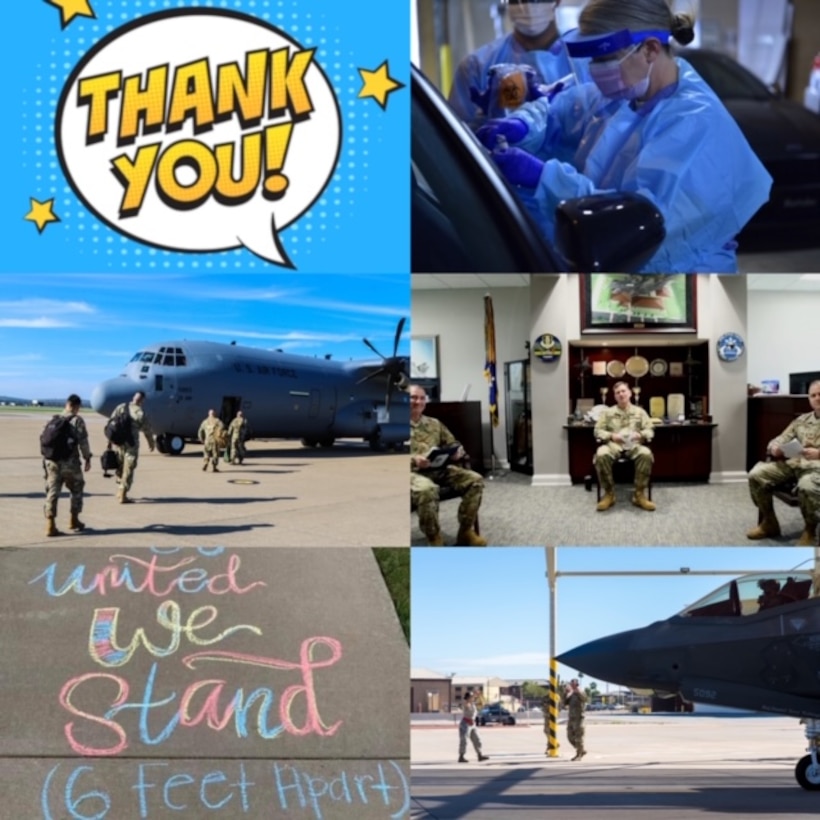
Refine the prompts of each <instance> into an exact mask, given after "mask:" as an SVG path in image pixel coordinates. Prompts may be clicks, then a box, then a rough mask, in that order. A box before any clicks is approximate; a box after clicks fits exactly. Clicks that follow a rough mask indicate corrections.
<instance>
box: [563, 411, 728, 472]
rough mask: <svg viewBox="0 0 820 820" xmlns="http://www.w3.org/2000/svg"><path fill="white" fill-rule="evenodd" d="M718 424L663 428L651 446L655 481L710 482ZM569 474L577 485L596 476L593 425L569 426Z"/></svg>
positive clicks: (666, 426)
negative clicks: (588, 477)
mask: <svg viewBox="0 0 820 820" xmlns="http://www.w3.org/2000/svg"><path fill="white" fill-rule="evenodd" d="M716 428H717V425H716V424H662V425H659V426H657V427H656V428H655V438H654V440H653V441H652V443H651V444H650V445H649V448H650V449H651V450H652V453H653V455H654V456H655V463H654V464H653V466H652V480H653V481H708V480H709V473H710V472H711V471H712V437H713V435H714V431H715V429H716ZM564 429H565V430H566V431H567V439H568V441H569V474H570V478H571V479H572V483H573V484H580V483H581V482H583V480H584V477H585V476H587V475H594V474H595V468H594V467H593V465H592V458H593V456H594V455H595V450H596V449H597V448H598V444H597V442H596V441H595V436H594V432H593V431H594V429H595V426H594V425H592V424H584V425H566V426H565V427H564Z"/></svg>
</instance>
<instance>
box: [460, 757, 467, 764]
mask: <svg viewBox="0 0 820 820" xmlns="http://www.w3.org/2000/svg"><path fill="white" fill-rule="evenodd" d="M458 762H459V763H466V762H467V758H466V757H464V755H459V756H458Z"/></svg>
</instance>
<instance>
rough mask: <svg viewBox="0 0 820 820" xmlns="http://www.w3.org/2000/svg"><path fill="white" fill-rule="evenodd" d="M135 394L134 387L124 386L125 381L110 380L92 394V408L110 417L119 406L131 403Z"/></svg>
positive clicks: (97, 387) (102, 383)
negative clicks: (126, 402)
mask: <svg viewBox="0 0 820 820" xmlns="http://www.w3.org/2000/svg"><path fill="white" fill-rule="evenodd" d="M133 394H134V387H133V385H128V384H124V380H123V379H108V380H107V381H104V382H100V383H99V384H98V385H97V386H96V387H95V388H94V390H93V391H92V392H91V406H92V407H93V408H94V409H95V410H96V411H97V412H98V413H100V414H102V415H103V416H110V415H111V413H112V412H113V411H114V408H115V407H116V406H117V405H118V404H122V403H123V402H125V401H129V400H130V398H131V396H132V395H133Z"/></svg>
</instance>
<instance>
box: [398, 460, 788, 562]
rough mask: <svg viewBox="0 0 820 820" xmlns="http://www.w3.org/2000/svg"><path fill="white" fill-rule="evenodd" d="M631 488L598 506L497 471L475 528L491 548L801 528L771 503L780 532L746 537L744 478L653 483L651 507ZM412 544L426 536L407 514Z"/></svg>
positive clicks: (732, 538)
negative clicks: (634, 499) (636, 501)
mask: <svg viewBox="0 0 820 820" xmlns="http://www.w3.org/2000/svg"><path fill="white" fill-rule="evenodd" d="M631 495H632V488H631V487H628V486H626V485H618V487H617V488H616V498H617V503H616V504H615V506H614V507H612V508H611V509H609V510H607V511H606V512H602V513H599V512H596V510H595V504H596V496H595V491H594V487H593V491H592V492H591V493H589V492H586V490H585V489H584V487H583V485H576V486H572V487H532V486H530V477H529V476H525V475H521V474H519V473H502V474H499V475H497V476H496V477H495V478H493V479H492V480H490V479H485V482H484V499H483V501H482V503H481V511H480V513H479V524H480V527H481V534H482V535H483V536H484V537H485V538H486V539H487V541H488V543H489V544H490V546H617V547H621V546H673V547H674V546H721V547H734V546H753V545H757V546H777V545H782V546H791V545H794V544H795V542H796V541H797V539H798V538H799V537H800V534H801V532H802V531H803V518H802V516H801V515H800V510H799V509H796V508H792V507H787V506H786V505H784V504H781V503H780V502H779V501H775V510H776V511H777V516H778V518H779V520H780V527H781V531H782V533H783V534H782V537H781V538H778V539H764V540H762V541H750V540H748V539H747V538H746V531H747V530H749V529H750V528H751V527H753V526H755V524H756V523H757V510H756V509H755V507H754V505H753V504H752V501H751V499H750V498H749V489H748V485H747V484H746V483H738V484H654V485H653V487H652V500H653V501H654V502H655V503H656V504H657V507H658V508H657V510H655V512H646V511H645V510H641V509H639V508H638V507H635V506H633V505H632V504H631V503H630V497H631ZM458 504H459V502H458V501H456V500H452V501H445V502H444V503H442V505H441V512H440V521H441V527H442V531H443V532H444V540H445V543H446V544H448V545H449V544H453V543H454V542H455V537H456V533H457V531H458V518H457V512H458ZM411 526H412V531H411V544H412V545H413V546H422V545H424V544H426V543H427V542H426V540H425V538H424V535H423V534H422V532H421V530H419V527H418V518H417V516H416V515H415V514H413V516H412V525H411Z"/></svg>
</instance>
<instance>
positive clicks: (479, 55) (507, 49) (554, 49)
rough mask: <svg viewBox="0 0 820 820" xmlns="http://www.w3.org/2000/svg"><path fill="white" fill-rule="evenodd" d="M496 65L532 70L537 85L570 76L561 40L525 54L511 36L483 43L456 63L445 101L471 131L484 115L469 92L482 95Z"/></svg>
mask: <svg viewBox="0 0 820 820" xmlns="http://www.w3.org/2000/svg"><path fill="white" fill-rule="evenodd" d="M499 63H514V64H516V65H529V66H532V67H533V68H534V69H535V70H536V72H537V73H538V82H539V83H543V84H546V85H549V84H550V83H554V82H555V81H556V80H560V79H561V78H562V77H566V76H567V74H571V73H572V66H571V65H570V62H569V57H568V56H567V51H566V47H565V46H564V44H563V43H562V42H561V40H560V38H559V39H557V40H556V41H555V42H554V43H553V44H552V46H550V48H549V49H546V50H535V51H527V50H526V49H525V48H524V47H523V46H522V45H521V44H520V43H519V42H518V40H516V39H515V37H514V36H513V34H507V35H505V36H504V37H499V38H498V39H497V40H493V41H492V42H491V43H486V44H485V45H483V46H481V48H477V49H476V50H475V51H474V52H472V54H468V55H467V56H466V57H465V58H464V59H463V60H462V61H461V62H460V63H459V65H458V68H457V69H456V75H455V78H454V79H453V87H452V88H451V89H450V96H449V98H448V102H449V103H450V107H451V108H452V109H453V110H454V111H455V112H456V114H457V115H458V116H459V117H460V118H461V119H462V120H464V122H466V123H467V124H468V125H470V126H471V127H472V128H476V127H478V126H479V125H481V124H482V123H483V121H484V114H482V113H481V110H480V109H479V108H478V106H476V104H475V103H474V102H472V101H471V100H470V88H471V87H473V88H477V89H479V90H480V91H484V90H485V89H486V88H487V83H488V78H487V71H488V70H489V69H490V68H491V67H492V66H494V65H498V64H499Z"/></svg>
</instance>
